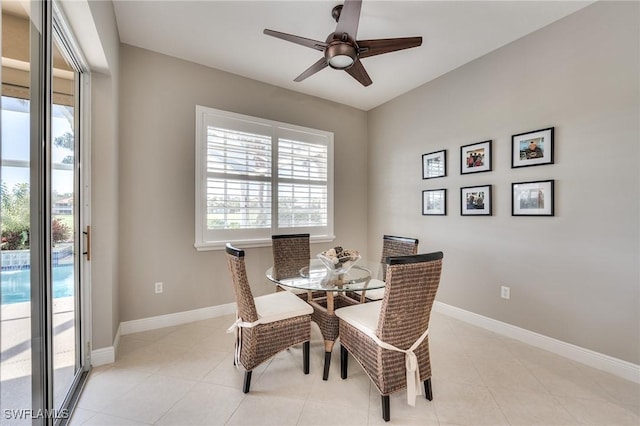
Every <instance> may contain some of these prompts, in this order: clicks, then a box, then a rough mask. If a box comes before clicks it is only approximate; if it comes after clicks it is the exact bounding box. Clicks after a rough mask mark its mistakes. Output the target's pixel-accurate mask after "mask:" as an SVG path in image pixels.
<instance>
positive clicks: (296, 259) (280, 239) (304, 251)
mask: <svg viewBox="0 0 640 426" xmlns="http://www.w3.org/2000/svg"><path fill="white" fill-rule="evenodd" d="M271 246H272V249H273V270H272V271H273V277H274V278H275V279H277V280H279V279H283V278H293V277H298V276H300V269H302V268H304V267H305V266H309V258H310V257H311V256H310V248H309V234H283V235H272V236H271Z"/></svg>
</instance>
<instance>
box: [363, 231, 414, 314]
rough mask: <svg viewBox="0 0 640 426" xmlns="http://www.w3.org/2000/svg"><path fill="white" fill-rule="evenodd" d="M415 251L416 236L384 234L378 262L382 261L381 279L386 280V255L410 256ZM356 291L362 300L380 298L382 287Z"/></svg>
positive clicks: (382, 292)
mask: <svg viewBox="0 0 640 426" xmlns="http://www.w3.org/2000/svg"><path fill="white" fill-rule="evenodd" d="M416 253H418V239H417V238H408V237H396V236H393V235H384V236H383V237H382V256H381V257H380V263H382V281H385V280H386V274H387V264H386V263H385V262H386V260H387V257H390V256H410V255H413V254H416ZM371 281H377V279H376V278H373V279H371ZM371 284H373V283H371ZM356 293H357V294H358V297H360V299H361V301H362V302H368V301H372V300H382V297H383V296H384V288H376V289H373V290H367V291H364V292H356Z"/></svg>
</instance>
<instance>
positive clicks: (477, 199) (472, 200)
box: [460, 185, 493, 216]
mask: <svg viewBox="0 0 640 426" xmlns="http://www.w3.org/2000/svg"><path fill="white" fill-rule="evenodd" d="M491 189H492V185H479V186H464V187H462V188H460V215H461V216H491V215H492V204H493V196H492V191H491Z"/></svg>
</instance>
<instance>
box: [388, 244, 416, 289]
mask: <svg viewBox="0 0 640 426" xmlns="http://www.w3.org/2000/svg"><path fill="white" fill-rule="evenodd" d="M417 253H418V240H417V239H416V238H407V237H396V236H393V235H384V236H383V237H382V257H381V258H380V263H382V280H383V281H386V279H387V265H386V262H387V258H388V257H390V256H411V255H413V254H417Z"/></svg>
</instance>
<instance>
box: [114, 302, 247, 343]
mask: <svg viewBox="0 0 640 426" xmlns="http://www.w3.org/2000/svg"><path fill="white" fill-rule="evenodd" d="M235 312H236V304H235V303H227V304H226V305H218V306H210V307H208V308H201V309H194V310H192V311H185V312H176V313H174V314H167V315H160V316H157V317H150V318H142V319H139V320H132V321H125V322H122V323H120V333H121V334H122V335H123V336H124V335H127V334H132V333H140V332H142V331H149V330H155V329H158V328H164V327H171V326H174V325H180V324H187V323H190V322H194V321H201V320H205V319H209V318H216V317H219V316H222V315H229V314H234V313H235Z"/></svg>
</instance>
